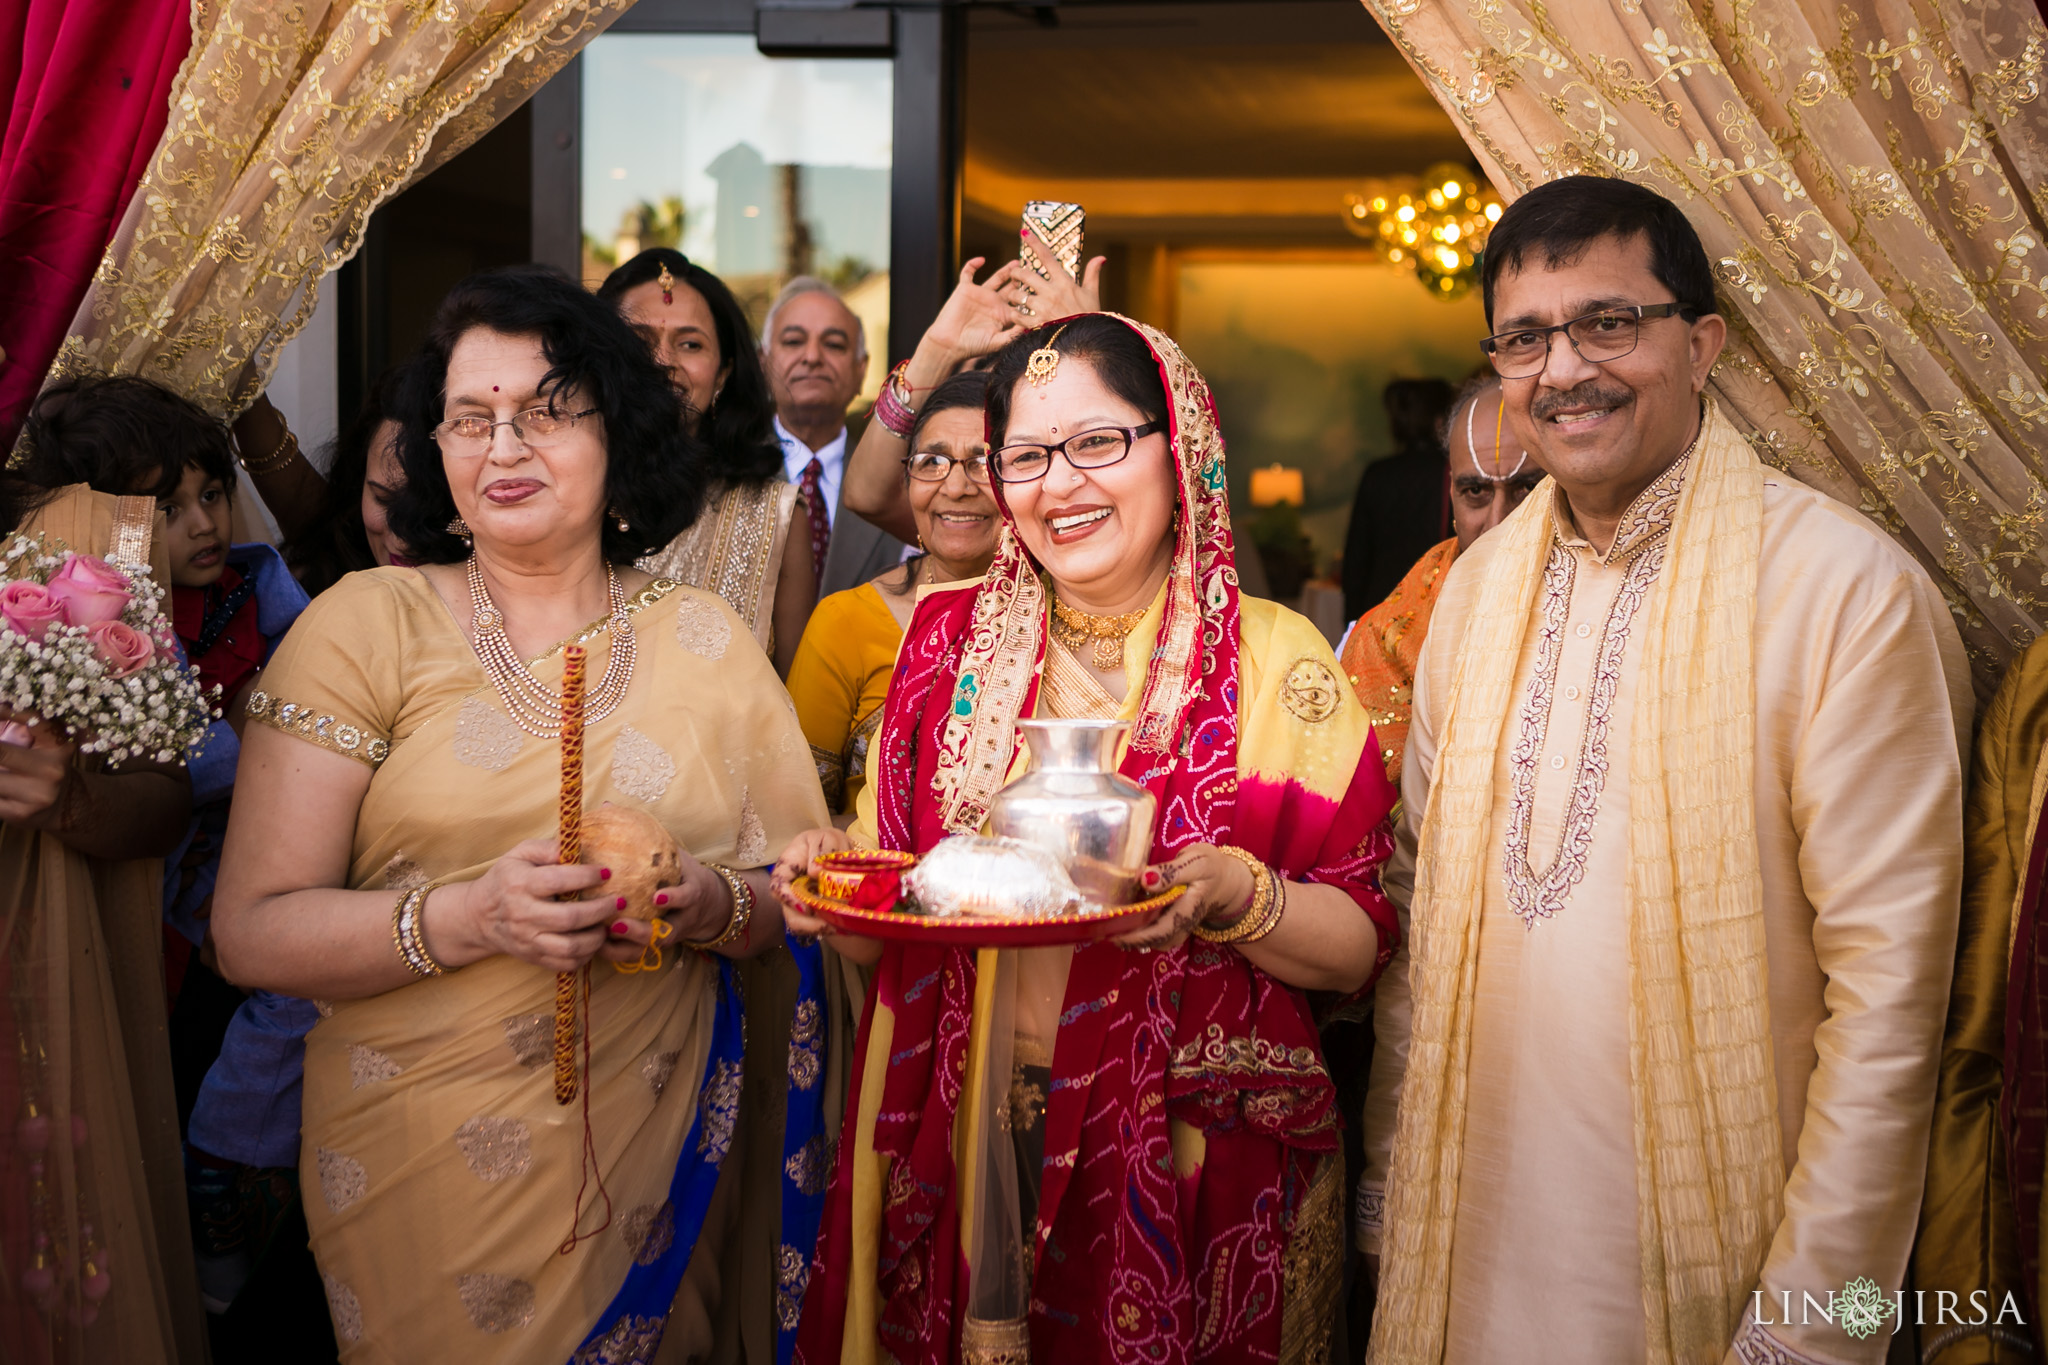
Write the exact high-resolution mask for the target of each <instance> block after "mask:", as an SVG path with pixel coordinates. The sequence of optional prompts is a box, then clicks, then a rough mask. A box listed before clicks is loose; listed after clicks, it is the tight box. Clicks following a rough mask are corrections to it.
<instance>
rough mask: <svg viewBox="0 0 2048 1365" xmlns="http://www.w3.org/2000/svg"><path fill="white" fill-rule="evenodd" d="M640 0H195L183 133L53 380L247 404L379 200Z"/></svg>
mask: <svg viewBox="0 0 2048 1365" xmlns="http://www.w3.org/2000/svg"><path fill="white" fill-rule="evenodd" d="M630 4H631V0H357V3H353V4H351V3H347V0H291V2H290V3H276V2H275V0H195V3H194V5H193V7H192V30H193V45H192V52H191V55H190V56H189V57H188V58H187V59H186V61H185V65H184V67H183V68H182V69H181V70H180V71H179V73H178V78H177V81H176V82H175V84H173V86H172V87H171V113H170V121H169V124H168V126H166V128H165V129H164V134H163V137H162V139H161V140H160V141H159V142H158V144H157V148H156V152H155V155H154V156H153V157H152V159H151V160H150V162H149V166H148V170H147V172H146V174H145V175H144V177H143V181H142V184H141V186H140V188H139V190H138V192H137V193H136V195H135V196H134V198H133V199H132V200H131V201H130V204H129V207H128V212H127V214H126V215H125V216H124V217H123V219H122V220H121V224H120V227H119V229H118V230H117V231H116V233H115V234H114V239H113V242H112V244H111V245H110V246H109V247H108V248H107V252H106V254H105V256H104V257H102V259H101V261H100V266H99V269H98V271H97V272H96V273H95V274H94V277H93V284H92V288H91V290H90V291H89V292H88V293H87V295H86V297H85V301H84V302H83V303H82V304H81V305H80V306H79V310H78V314H77V316H76V317H75V318H74V319H73V320H72V324H71V333H70V335H69V336H68V337H66V338H65V341H64V346H63V349H62V350H61V351H60V352H59V354H58V357H57V361H56V364H55V365H54V366H52V368H51V374H50V378H51V379H53V380H54V379H56V378H60V377H62V376H64V375H68V374H75V373H81V372H90V373H114V374H139V375H143V376H145V377H147V378H150V379H154V380H157V381H158V382H160V383H163V384H166V385H168V386H169V387H171V388H173V389H176V390H177V391H178V392H180V393H182V394H184V395H185V396H186V397H188V398H191V399H193V400H194V401H195V402H197V403H198V404H199V405H200V406H202V407H204V408H206V409H207V410H208V411H210V412H213V413H216V414H219V415H221V416H224V417H226V416H233V415H235V414H237V413H239V412H240V411H241V410H242V409H243V408H245V407H247V406H248V404H249V403H250V402H251V401H252V400H253V399H254V398H255V396H256V395H257V394H258V393H259V392H261V391H262V389H263V386H264V384H265V383H266V382H267V381H268V378H269V375H270V371H271V369H272V367H273V365H274V364H275V361H276V357H277V353H278V351H279V350H280V349H281V348H282V347H283V346H284V344H285V342H287V341H289V340H290V339H291V338H292V337H293V336H295V335H297V333H298V331H299V329H300V328H301V327H303V326H304V325H305V322H306V320H307V318H309V317H311V316H312V313H313V307H314V304H315V303H316V302H317V301H318V297H319V283H320V279H321V277H322V276H324V275H325V274H327V272H329V271H330V270H333V269H334V268H335V267H337V266H339V265H340V264H341V263H342V262H343V261H345V260H347V259H348V258H349V257H350V256H351V255H353V254H354V253H355V250H356V248H357V247H358V246H359V245H360V244H361V242H362V236H363V229H364V226H365V224H366V223H367V222H368V220H369V217H370V214H371V211H372V210H374V209H375V208H376V207H377V206H378V205H379V204H382V203H383V202H384V201H385V200H387V199H389V198H390V197H391V196H393V195H395V194H397V193H398V192H399V191H400V190H401V189H403V188H404V187H405V186H406V185H408V184H410V183H412V182H413V181H415V180H417V179H419V178H420V177H421V176H424V175H426V174H428V173H429V172H431V171H433V170H434V169H435V168H436V167H438V166H440V165H441V164H442V163H443V162H446V161H447V160H448V159H449V158H451V157H453V156H454V155H455V154H456V153H458V152H460V151H462V150H463V149H464V148H466V147H468V146H469V145H470V144H471V143H473V142H475V141H476V140H477V139H478V138H480V137H482V136H483V135H484V134H485V133H486V132H488V131H489V130H490V129H491V128H492V127H494V126H496V124H497V123H498V121H499V120H500V119H502V118H504V117H505V115H507V114H509V113H510V112H512V110H514V109H516V108H517V107H518V106H519V105H520V104H521V103H523V102H524V101H525V100H526V99H527V97H528V96H530V95H531V94H532V93H533V92H534V91H535V90H536V89H538V88H539V87H540V85H541V84H542V83H543V82H545V81H546V80H547V79H548V78H549V77H551V76H553V75H554V74H555V73H556V72H557V71H559V70H561V68H562V67H563V66H564V65H565V64H566V63H567V62H568V61H569V59H570V58H571V57H573V56H575V55H576V53H577V52H578V51H580V50H581V49H582V47H583V45H584V44H585V43H587V42H589V41H590V39H591V38H593V37H595V36H596V35H597V34H599V33H601V32H602V31H603V30H604V29H605V27H606V26H607V25H609V24H610V23H611V21H612V20H613V19H615V18H617V17H618V16H619V14H621V13H623V12H624V11H625V10H626V8H627V7H628V6H629V5H630Z"/></svg>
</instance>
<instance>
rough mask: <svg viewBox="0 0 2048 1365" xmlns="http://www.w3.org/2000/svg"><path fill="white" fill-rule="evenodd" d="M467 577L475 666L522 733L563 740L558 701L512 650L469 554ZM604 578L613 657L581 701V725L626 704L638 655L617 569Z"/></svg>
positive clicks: (479, 570) (609, 570)
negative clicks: (477, 663)
mask: <svg viewBox="0 0 2048 1365" xmlns="http://www.w3.org/2000/svg"><path fill="white" fill-rule="evenodd" d="M468 573H469V605H470V609H471V614H472V617H473V620H472V624H471V631H472V633H473V634H474V636H475V637H476V643H475V645H474V646H473V648H475V650H476V657H477V661H478V662H479V663H481V664H483V666H484V672H485V673H487V674H489V675H490V679H491V685H492V686H493V687H495V688H496V689H497V690H498V697H499V699H500V700H501V701H503V702H504V703H505V710H506V711H507V712H508V713H509V714H510V715H511V717H512V720H513V722H514V723H515V724H516V725H518V726H519V728H520V729H522V730H524V731H526V733H527V734H529V735H532V736H534V737H535V738H537V739H559V738H561V735H562V699H561V697H560V696H559V695H558V694H557V693H556V691H555V689H554V688H552V687H549V686H548V685H547V684H546V683H544V682H542V681H541V680H540V679H539V678H536V677H534V676H533V672H532V670H530V669H528V668H527V666H526V664H525V662H524V661H523V660H521V659H520V657H519V655H518V653H517V651H515V650H514V649H513V648H512V642H511V640H509V639H507V638H506V636H505V613H504V612H502V611H499V610H498V604H497V603H495V602H493V601H492V600H491V593H490V589H488V588H486V587H485V586H484V574H483V570H482V568H480V567H479V566H478V564H477V562H476V556H475V555H473V554H472V555H471V556H470V557H469V564H468ZM605 574H606V576H607V577H608V578H609V579H610V582H609V584H608V594H607V595H608V596H609V597H610V599H611V606H612V610H611V615H610V617H609V618H608V619H607V620H606V622H605V626H604V628H605V629H607V630H609V631H611V633H612V652H611V658H610V659H609V660H608V661H607V662H606V663H605V666H604V677H602V678H600V679H599V680H598V683H597V686H596V687H594V688H592V689H591V691H590V694H589V696H588V697H587V698H585V700H584V704H583V719H584V723H585V724H596V723H597V722H598V721H600V720H603V719H604V718H605V717H606V716H608V715H610V714H611V713H612V712H613V711H614V710H616V709H618V705H619V703H620V702H621V701H623V700H625V696H626V689H627V688H628V687H631V686H632V685H633V660H634V658H635V656H636V655H637V654H638V653H639V645H638V641H637V640H636V639H635V638H634V635H633V630H632V627H631V626H630V625H629V624H628V623H627V620H626V589H625V587H624V586H623V585H622V584H621V583H620V582H619V574H618V570H616V569H614V568H612V566H611V565H609V564H607V565H605Z"/></svg>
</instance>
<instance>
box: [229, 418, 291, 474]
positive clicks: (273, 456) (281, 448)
mask: <svg viewBox="0 0 2048 1365" xmlns="http://www.w3.org/2000/svg"><path fill="white" fill-rule="evenodd" d="M280 424H281V423H280ZM298 447H299V438H298V437H297V436H296V435H294V434H293V432H292V429H291V428H290V427H285V429H284V439H283V440H282V441H279V442H278V443H277V449H275V450H273V451H271V452H270V453H269V454H268V455H265V456H264V457H263V458H262V459H260V460H252V459H249V458H248V457H247V456H243V457H242V468H244V469H246V470H248V471H249V472H250V473H251V474H275V473H276V472H277V471H278V470H280V469H283V468H284V467H285V466H286V465H288V464H290V463H291V462H292V460H293V459H294V458H295V457H296V456H297V455H298V453H299V452H298ZM236 453H237V454H240V452H239V451H237V452H236Z"/></svg>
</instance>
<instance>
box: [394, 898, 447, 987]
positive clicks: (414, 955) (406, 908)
mask: <svg viewBox="0 0 2048 1365" xmlns="http://www.w3.org/2000/svg"><path fill="white" fill-rule="evenodd" d="M435 885H436V884H435V883H429V884H428V885H426V886H416V887H414V888H413V889H412V890H410V891H407V892H406V893H405V894H404V895H402V896H400V897H399V898H398V904H397V905H395V906H394V907H392V911H391V938H392V941H393V942H394V943H396V944H397V945H398V957H399V960H400V961H402V962H404V963H405V965H406V966H407V968H409V969H410V970H411V971H412V974H413V975H414V976H422V977H425V976H442V975H445V974H446V972H447V968H445V967H443V966H442V965H441V964H440V963H439V962H436V961H435V960H434V955H433V954H432V953H430V952H428V951H427V937H426V933H425V931H424V927H423V926H424V922H425V920H426V910H427V896H428V895H429V894H430V893H431V892H432V891H433V890H434V887H435Z"/></svg>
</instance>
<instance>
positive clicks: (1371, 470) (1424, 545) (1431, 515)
mask: <svg viewBox="0 0 2048 1365" xmlns="http://www.w3.org/2000/svg"><path fill="white" fill-rule="evenodd" d="M1452 398H1453V390H1452V388H1451V386H1450V385H1449V384H1448V383H1446V382H1445V381H1444V380H1441V379H1396V380H1394V381H1393V382H1392V383H1391V384H1388V385H1387V387H1386V392H1385V394H1384V401H1385V402H1386V405H1387V428H1388V430H1389V432H1390V433H1391V434H1392V435H1393V438H1394V453H1393V454H1392V455H1389V456H1386V457H1385V458H1383V459H1379V460H1375V461H1373V462H1372V463H1371V464H1369V465H1367V466H1366V467H1365V474H1364V476H1363V477H1362V478H1360V479H1359V481H1358V492H1357V494H1356V496H1354V497H1353V498H1352V500H1351V528H1350V530H1349V532H1348V533H1347V534H1346V535H1345V537H1344V619H1345V620H1347V621H1356V620H1357V619H1358V618H1359V617H1361V616H1363V615H1364V614H1365V613H1366V612H1368V611H1371V610H1372V609H1373V608H1374V607H1376V606H1378V605H1379V604H1380V603H1381V602H1384V601H1385V600H1386V598H1387V594H1388V593H1390V592H1392V591H1393V590H1394V587H1395V585H1396V584H1398V583H1399V582H1400V581H1401V580H1402V578H1404V577H1406V576H1407V573H1408V571H1409V570H1410V569H1412V568H1414V567H1415V562H1416V561H1417V560H1419V559H1421V558H1422V557H1423V556H1424V555H1425V554H1427V553H1429V548H1430V547H1431V546H1432V545H1435V544H1436V543H1437V542H1438V541H1440V540H1443V539H1445V538H1446V537H1447V536H1449V535H1450V534H1451V497H1450V484H1449V481H1448V479H1447V477H1446V476H1447V473H1448V471H1447V469H1446V468H1445V465H1444V446H1443V440H1442V437H1441V436H1440V434H1439V432H1438V426H1439V424H1440V423H1441V422H1442V421H1443V418H1444V414H1445V413H1447V412H1449V411H1450V408H1451V400H1452Z"/></svg>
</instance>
